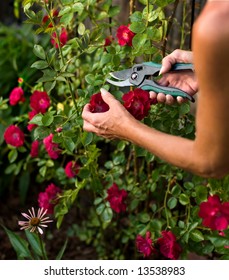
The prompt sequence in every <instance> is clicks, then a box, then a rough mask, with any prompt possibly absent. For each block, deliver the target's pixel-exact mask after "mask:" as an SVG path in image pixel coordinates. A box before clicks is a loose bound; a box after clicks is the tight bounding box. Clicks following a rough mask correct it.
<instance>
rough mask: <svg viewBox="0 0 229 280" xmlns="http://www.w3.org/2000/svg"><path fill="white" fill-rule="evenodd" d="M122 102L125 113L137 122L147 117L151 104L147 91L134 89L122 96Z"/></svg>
mask: <svg viewBox="0 0 229 280" xmlns="http://www.w3.org/2000/svg"><path fill="white" fill-rule="evenodd" d="M122 100H123V101H124V104H123V105H124V107H125V108H126V109H127V111H128V112H130V113H131V115H133V116H134V117H135V118H136V119H137V120H139V121H140V120H142V119H144V117H146V116H147V115H148V113H149V110H150V103H151V100H150V96H149V92H148V91H145V90H142V89H140V88H136V89H135V90H133V91H129V92H127V93H125V94H123V96H122Z"/></svg>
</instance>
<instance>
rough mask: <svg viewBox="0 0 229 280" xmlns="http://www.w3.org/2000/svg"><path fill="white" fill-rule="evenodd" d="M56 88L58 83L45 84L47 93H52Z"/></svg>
mask: <svg viewBox="0 0 229 280" xmlns="http://www.w3.org/2000/svg"><path fill="white" fill-rule="evenodd" d="M55 86H56V81H53V82H46V83H45V84H44V88H45V91H47V92H50V91H51V90H52V89H54V87H55Z"/></svg>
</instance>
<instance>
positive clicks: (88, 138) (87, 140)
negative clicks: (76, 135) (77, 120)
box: [81, 131, 93, 146]
mask: <svg viewBox="0 0 229 280" xmlns="http://www.w3.org/2000/svg"><path fill="white" fill-rule="evenodd" d="M92 140H93V134H92V133H91V132H86V131H84V132H83V134H82V137H81V142H82V144H83V145H84V146H88V145H90V144H91V142H92Z"/></svg>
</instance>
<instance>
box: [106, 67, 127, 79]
mask: <svg viewBox="0 0 229 280" xmlns="http://www.w3.org/2000/svg"><path fill="white" fill-rule="evenodd" d="M109 74H110V75H111V77H113V78H115V79H117V80H126V79H129V78H130V76H131V74H132V68H130V69H125V70H121V71H116V72H111V73H109Z"/></svg>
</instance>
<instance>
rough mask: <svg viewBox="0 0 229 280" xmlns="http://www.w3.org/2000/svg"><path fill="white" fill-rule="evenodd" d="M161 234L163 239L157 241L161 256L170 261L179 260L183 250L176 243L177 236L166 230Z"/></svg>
mask: <svg viewBox="0 0 229 280" xmlns="http://www.w3.org/2000/svg"><path fill="white" fill-rule="evenodd" d="M161 234H162V237H160V238H158V240H157V243H158V244H159V247H160V252H161V254H162V255H163V256H165V257H166V258H168V259H171V260H177V259H178V258H179V256H180V253H181V251H182V249H181V246H180V245H179V244H178V243H177V241H176V236H175V235H174V234H173V233H172V232H171V231H165V230H164V231H162V232H161Z"/></svg>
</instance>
